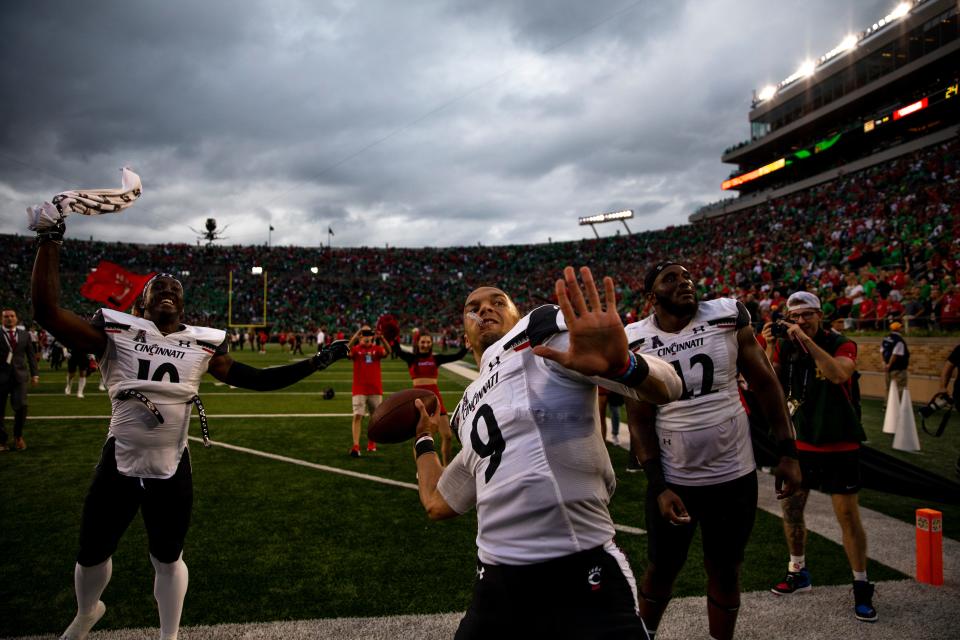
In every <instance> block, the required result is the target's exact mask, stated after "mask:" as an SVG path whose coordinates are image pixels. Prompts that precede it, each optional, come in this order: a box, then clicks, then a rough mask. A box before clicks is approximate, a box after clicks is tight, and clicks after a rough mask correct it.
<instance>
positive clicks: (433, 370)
mask: <svg viewBox="0 0 960 640" xmlns="http://www.w3.org/2000/svg"><path fill="white" fill-rule="evenodd" d="M393 353H395V354H396V355H397V357H399V358H400V359H401V360H403V361H404V362H405V363H407V367H408V368H409V370H410V377H411V378H412V379H413V388H414V389H429V390H430V391H432V392H433V395H435V396H437V407H438V408H439V420H438V422H439V426H440V440H441V442H440V454H441V455H440V462H441V463H442V464H443V466H447V463H448V462H449V461H450V458H451V457H452V456H451V454H452V453H453V432H452V431H450V418H449V417H448V416H447V408H446V407H444V406H443V397H442V396H441V395H440V387H439V386H437V379H438V378H439V376H440V365H444V364H447V363H448V362H455V361H457V360H460V359H461V358H463V356H465V355H467V348H466V347H465V346H463V345H461V346H460V350H459V351H457V352H456V353H451V354H439V355H434V353H433V336H431V335H430V334H429V333H424V334H422V335H421V336H420V338H419V339H418V340H417V342H416V344H415V345H414V350H413V353H407V352H406V351H404V350H403V349H401V348H400V341H399V340H398V341H396V342H394V343H393Z"/></svg>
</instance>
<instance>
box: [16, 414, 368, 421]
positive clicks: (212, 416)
mask: <svg viewBox="0 0 960 640" xmlns="http://www.w3.org/2000/svg"><path fill="white" fill-rule="evenodd" d="M207 417H208V418H351V417H353V414H352V413H208V414H207ZM4 419H5V420H13V416H6V417H5V418H4ZM109 419H110V416H109V415H105V416H97V415H92V416H27V420H109ZM190 419H191V420H199V417H198V416H190Z"/></svg>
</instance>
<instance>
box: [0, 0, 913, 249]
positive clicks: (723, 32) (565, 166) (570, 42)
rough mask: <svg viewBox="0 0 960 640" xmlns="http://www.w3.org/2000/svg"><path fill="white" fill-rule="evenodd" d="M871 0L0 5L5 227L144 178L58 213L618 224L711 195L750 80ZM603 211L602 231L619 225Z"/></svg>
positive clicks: (513, 230) (830, 33) (187, 236)
mask: <svg viewBox="0 0 960 640" xmlns="http://www.w3.org/2000/svg"><path fill="white" fill-rule="evenodd" d="M893 4H895V3H894V2H892V0H891V1H881V0H869V1H858V0H842V1H837V0H807V1H803V2H801V1H796V2H792V1H791V2H779V3H770V2H763V1H762V0H741V1H734V0H730V1H720V0H709V1H701V2H660V1H658V0H646V1H639V2H638V1H636V0H633V1H632V2H631V1H630V0H602V1H601V0H594V1H593V2H583V1H582V0H530V1H527V2H523V1H521V0H512V1H511V0H489V1H487V2H483V3H479V2H473V1H471V0H445V1H444V0H436V1H430V2H421V1H417V2H404V3H400V2H388V1H385V0H382V1H372V0H371V1H359V0H357V1H351V0H337V1H329V2H320V1H317V2H311V1H308V0H299V1H298V0H271V1H270V2H266V1H263V2H254V1H242V2H241V1H229V0H205V1H204V2H186V1H185V0H167V1H165V2H128V1H120V0H116V1H107V0H102V1H97V2H89V3H78V2H68V1H53V0H51V1H47V2H5V3H2V5H0V59H2V60H3V64H2V65H0V83H2V86H3V87H4V89H5V92H4V93H5V99H4V100H3V101H2V103H0V205H2V207H3V211H4V214H3V217H2V219H0V232H3V233H21V234H22V233H25V232H26V231H25V215H24V214H23V211H24V208H25V207H26V206H27V205H30V204H35V203H37V202H39V201H42V200H45V199H49V198H50V197H51V196H53V195H54V194H55V193H57V192H58V191H61V190H64V189H68V188H76V187H87V188H98V187H115V186H118V185H119V171H118V169H119V167H121V166H124V165H127V166H131V167H133V168H134V169H135V170H137V171H138V172H139V173H140V174H141V176H142V178H143V183H144V196H143V198H142V201H141V202H139V203H137V205H136V206H135V207H134V208H132V209H130V210H129V211H127V212H126V213H124V214H123V215H121V216H115V217H112V218H111V219H110V220H109V222H108V221H106V220H103V219H84V218H80V217H79V216H76V217H73V218H71V220H70V221H69V223H68V227H69V231H68V233H69V234H70V235H73V236H75V237H83V238H86V237H91V236H92V237H94V238H95V239H100V240H135V241H140V242H162V241H163V242H166V241H180V242H194V241H195V236H194V234H193V233H192V232H191V231H190V228H189V227H190V226H192V227H194V228H198V229H199V228H202V226H203V221H204V220H205V219H206V218H207V217H213V218H216V219H217V221H218V223H219V224H220V225H221V226H224V225H227V224H229V225H230V228H229V230H228V232H227V235H228V236H229V237H230V240H229V242H238V243H244V244H251V243H264V242H266V240H267V229H268V227H269V225H271V224H272V225H273V226H274V227H275V231H274V232H273V234H272V241H273V243H275V244H301V245H303V244H306V245H308V246H309V245H319V244H321V243H324V242H325V241H326V239H327V238H326V229H327V227H332V228H333V229H334V231H335V233H336V236H335V237H334V241H335V244H337V245H340V246H359V245H379V246H383V245H385V244H390V245H391V246H441V245H457V244H475V243H477V242H481V243H483V244H505V243H531V242H545V241H547V239H548V238H552V239H553V240H565V239H574V238H581V237H592V232H591V231H590V230H589V229H586V228H583V227H578V226H577V224H576V219H577V217H578V216H582V215H589V214H592V213H597V212H601V211H610V210H615V209H620V208H632V209H634V210H635V211H636V216H637V217H636V218H635V220H634V221H633V222H632V223H631V228H632V229H633V230H634V231H636V230H641V229H651V228H661V227H664V226H667V225H671V224H680V223H683V222H685V221H686V219H687V216H688V215H689V214H690V213H692V212H693V211H694V210H696V208H697V207H698V206H701V205H702V204H705V203H707V202H711V201H714V200H717V199H720V198H721V197H723V196H724V195H725V194H723V193H722V192H721V191H720V190H719V184H720V182H721V181H722V180H723V179H724V178H726V177H727V175H728V174H729V172H730V169H731V167H729V166H726V165H723V164H722V163H721V162H720V155H721V153H722V151H723V149H724V148H726V147H727V146H729V145H731V144H734V143H736V142H739V141H740V140H743V139H745V138H746V137H747V136H748V126H747V109H748V107H749V102H750V97H751V92H752V91H753V90H754V89H759V88H760V87H761V86H763V85H764V84H767V83H769V82H776V81H778V80H780V79H782V78H783V77H785V76H787V75H789V74H790V73H791V72H792V71H793V70H794V69H796V67H797V66H798V64H799V63H800V61H802V60H804V59H805V58H808V57H816V56H819V55H820V54H822V53H824V52H825V51H827V50H829V49H830V48H832V47H833V46H835V45H836V44H837V43H838V42H839V41H840V40H841V39H842V38H843V36H844V35H845V34H846V33H848V32H850V31H857V30H860V29H862V28H863V27H865V26H866V25H867V24H869V23H871V22H873V21H874V20H875V19H876V18H878V17H879V16H881V15H883V14H885V13H886V12H887V11H889V9H891V8H892V6H893ZM607 227H609V228H600V229H599V231H600V233H601V234H607V235H609V234H613V233H616V232H617V229H618V228H619V226H615V225H607Z"/></svg>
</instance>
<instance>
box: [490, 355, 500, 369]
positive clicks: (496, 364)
mask: <svg viewBox="0 0 960 640" xmlns="http://www.w3.org/2000/svg"><path fill="white" fill-rule="evenodd" d="M499 366H500V356H497V357H496V359H495V360H492V361H490V363H489V364H488V365H487V367H489V369H490V371H493V368H494V367H499Z"/></svg>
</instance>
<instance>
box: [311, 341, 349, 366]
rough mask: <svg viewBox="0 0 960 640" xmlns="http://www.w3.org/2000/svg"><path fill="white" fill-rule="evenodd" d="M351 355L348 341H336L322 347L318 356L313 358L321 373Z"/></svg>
mask: <svg viewBox="0 0 960 640" xmlns="http://www.w3.org/2000/svg"><path fill="white" fill-rule="evenodd" d="M349 353H350V352H349V350H348V349H347V341H346V340H334V341H333V342H331V343H330V344H329V345H327V346H324V347H320V351H318V352H317V355H315V356H313V362H314V364H316V365H317V370H318V371H319V370H321V369H326V368H327V367H329V366H330V365H331V364H333V363H334V362H336V361H337V360H342V359H343V358H346V357H347V355H348V354H349Z"/></svg>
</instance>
